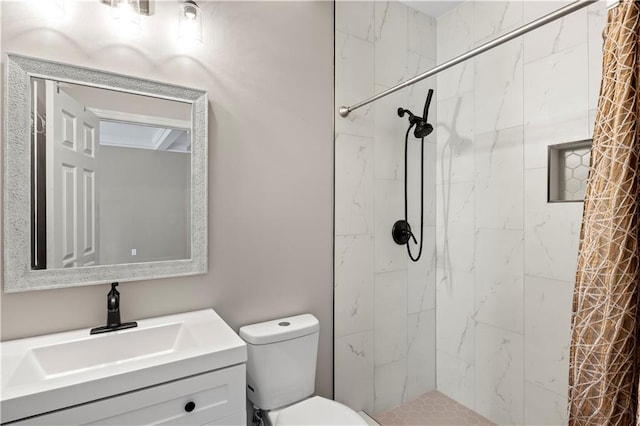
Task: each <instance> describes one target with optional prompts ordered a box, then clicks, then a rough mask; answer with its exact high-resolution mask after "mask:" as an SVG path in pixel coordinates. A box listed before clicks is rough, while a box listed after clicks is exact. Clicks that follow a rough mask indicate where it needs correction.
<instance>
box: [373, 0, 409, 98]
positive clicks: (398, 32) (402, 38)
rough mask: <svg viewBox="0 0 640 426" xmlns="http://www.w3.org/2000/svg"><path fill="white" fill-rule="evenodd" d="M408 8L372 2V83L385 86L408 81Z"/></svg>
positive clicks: (392, 3)
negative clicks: (373, 22)
mask: <svg viewBox="0 0 640 426" xmlns="http://www.w3.org/2000/svg"><path fill="white" fill-rule="evenodd" d="M407 13H408V12H407V6H405V5H403V4H402V3H398V2H395V1H376V2H375V81H376V84H380V85H383V86H386V87H391V86H394V85H396V84H398V83H401V82H402V81H404V80H405V79H406V78H407V52H408V49H407V48H408V30H407Z"/></svg>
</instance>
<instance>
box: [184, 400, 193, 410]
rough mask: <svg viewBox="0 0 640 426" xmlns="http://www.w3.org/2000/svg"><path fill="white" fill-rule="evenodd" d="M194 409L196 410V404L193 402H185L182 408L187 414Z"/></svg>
mask: <svg viewBox="0 0 640 426" xmlns="http://www.w3.org/2000/svg"><path fill="white" fill-rule="evenodd" d="M195 409H196V403H195V402H193V401H189V402H187V403H186V405H185V406H184V411H186V412H187V413H190V412H192V411H193V410H195Z"/></svg>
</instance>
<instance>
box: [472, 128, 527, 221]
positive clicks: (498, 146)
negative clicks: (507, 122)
mask: <svg viewBox="0 0 640 426" xmlns="http://www.w3.org/2000/svg"><path fill="white" fill-rule="evenodd" d="M523 139H524V129H523V127H522V126H518V127H512V128H509V129H504V130H499V131H497V132H490V133H484V134H482V135H477V136H476V138H475V141H474V147H475V171H476V184H477V185H476V221H475V226H476V228H501V229H522V226H523V219H522V218H523V214H524V213H523V206H524V195H523V191H522V186H523V183H524V176H523V172H524V166H523V161H522V159H523V152H524V143H523V142H524V141H523Z"/></svg>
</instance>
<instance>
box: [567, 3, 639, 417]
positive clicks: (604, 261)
mask: <svg viewBox="0 0 640 426" xmlns="http://www.w3.org/2000/svg"><path fill="white" fill-rule="evenodd" d="M604 37H605V44H604V52H603V53H604V61H603V68H602V72H603V75H602V85H601V88H600V99H599V102H598V112H597V116H596V125H595V130H594V135H593V147H592V151H591V171H590V177H589V181H588V183H587V192H586V196H585V201H584V216H583V223H582V232H581V240H580V251H579V255H578V270H577V275H576V287H575V290H574V296H573V317H572V336H571V337H572V341H571V347H570V371H569V425H621V426H629V425H634V424H635V425H640V421H639V420H638V413H640V410H639V409H638V391H639V377H640V344H639V341H638V337H639V336H640V319H639V313H640V311H639V297H640V295H639V292H640V289H639V287H640V274H639V267H638V263H639V257H640V254H639V253H638V250H640V245H639V233H640V225H639V218H638V216H639V214H640V211H639V210H640V209H639V203H640V196H639V194H638V191H639V190H640V186H639V180H640V170H639V169H638V156H639V154H640V141H639V138H640V122H639V120H640V99H639V97H640V91H639V90H640V82H639V79H640V53H639V47H638V44H639V42H640V1H634V0H622V1H621V2H620V4H619V5H618V6H616V7H615V8H613V9H611V10H610V11H609V15H608V22H607V27H606V29H605V31H604Z"/></svg>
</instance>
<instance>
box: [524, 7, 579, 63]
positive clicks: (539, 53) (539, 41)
mask: <svg viewBox="0 0 640 426" xmlns="http://www.w3.org/2000/svg"><path fill="white" fill-rule="evenodd" d="M560 7H562V3H561V2H551V3H549V2H537V1H525V2H524V16H525V22H530V21H532V20H533V19H536V18H537V17H539V16H542V15H544V14H546V13H547V12H551V11H553V10H557V9H559V8H560ZM586 31H587V10H586V9H581V10H577V11H575V12H573V13H570V14H569V15H567V16H565V17H563V18H560V19H558V20H556V21H553V22H550V23H548V24H546V25H544V26H543V27H541V28H538V29H536V30H535V31H530V32H528V33H527V34H525V35H524V58H525V62H526V63H529V62H532V61H535V60H537V59H540V58H544V57H546V56H549V55H553V54H555V53H558V52H561V51H563V50H566V49H570V48H572V47H575V46H577V45H579V44H583V43H585V41H586V40H585V35H586V34H585V33H586Z"/></svg>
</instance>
